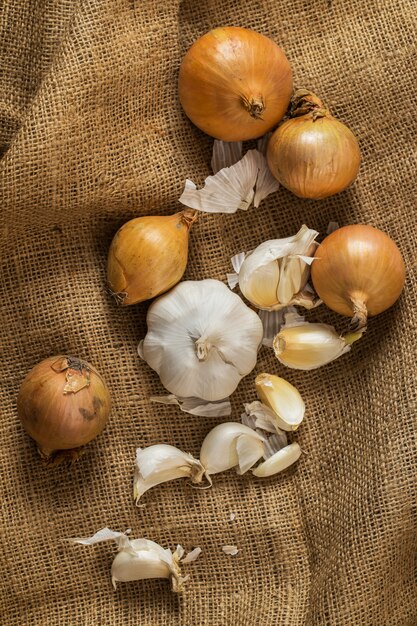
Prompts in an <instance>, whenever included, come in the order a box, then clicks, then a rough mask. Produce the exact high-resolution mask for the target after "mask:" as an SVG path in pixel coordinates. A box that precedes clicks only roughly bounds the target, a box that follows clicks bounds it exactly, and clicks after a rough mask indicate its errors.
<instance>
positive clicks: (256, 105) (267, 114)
mask: <svg viewBox="0 0 417 626" xmlns="http://www.w3.org/2000/svg"><path fill="white" fill-rule="evenodd" d="M291 92H292V72H291V66H290V64H289V62H288V59H287V57H286V56H285V54H284V52H283V51H282V50H281V48H279V46H277V44H276V43H275V42H274V41H272V40H271V39H269V38H268V37H265V36H264V35H261V34H260V33H257V32H255V31H252V30H248V29H246V28H238V27H236V26H228V27H223V28H215V29H214V30H211V31H210V32H208V33H206V34H205V35H203V36H202V37H200V39H197V41H196V42H195V43H194V44H193V45H192V46H191V48H190V49H189V50H188V52H187V53H186V55H185V57H184V59H183V61H182V63H181V67H180V73H179V98H180V102H181V104H182V106H183V109H184V111H185V113H186V115H187V116H188V117H189V118H190V120H191V121H192V122H193V123H194V124H195V125H196V126H198V128H200V129H201V130H203V131H204V132H205V133H207V134H208V135H211V136H212V137H215V138H216V139H222V140H223V141H244V140H246V139H254V138H256V137H260V136H261V135H264V134H265V133H267V132H268V131H269V130H271V128H273V126H275V124H277V122H278V121H279V120H280V119H281V118H282V117H283V116H284V114H285V111H286V109H287V107H288V104H289V101H290V98H291Z"/></svg>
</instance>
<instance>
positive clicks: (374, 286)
mask: <svg viewBox="0 0 417 626" xmlns="http://www.w3.org/2000/svg"><path fill="white" fill-rule="evenodd" d="M311 278H312V280H313V285H314V288H315V290H316V291H317V293H318V295H319V297H320V298H321V299H322V300H323V302H324V303H325V304H327V306H328V307H329V308H330V309H332V310H333V311H336V313H341V314H342V315H348V316H352V315H353V319H352V322H351V329H352V330H359V329H361V328H364V327H365V326H366V320H367V317H368V316H372V315H378V313H382V311H385V310H386V309H388V308H389V307H390V306H391V305H393V304H394V302H395V301H396V300H397V299H398V298H399V296H400V293H401V291H402V288H403V286H404V281H405V266H404V261H403V258H402V256H401V252H400V251H399V249H398V248H397V246H396V244H395V243H394V242H393V241H392V239H391V238H390V237H388V235H386V234H385V233H383V232H382V231H381V230H378V229H377V228H373V227H372V226H366V225H363V224H354V225H351V226H344V227H343V228H339V229H338V230H335V231H334V232H333V233H332V234H331V235H329V236H328V237H326V238H325V239H324V241H323V243H322V244H321V245H320V246H319V247H318V249H317V250H316V252H315V260H314V261H313V264H312V267H311Z"/></svg>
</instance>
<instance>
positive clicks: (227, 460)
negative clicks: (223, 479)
mask: <svg viewBox="0 0 417 626" xmlns="http://www.w3.org/2000/svg"><path fill="white" fill-rule="evenodd" d="M264 441H265V439H264V437H262V436H261V435H260V434H258V433H257V432H255V431H254V430H252V428H249V426H245V425H244V424H239V423H237V422H226V423H224V424H219V425H218V426H215V427H214V428H213V429H212V430H211V431H210V432H209V433H208V435H207V436H206V438H205V439H204V441H203V443H202V446H201V450H200V461H201V464H202V465H203V467H204V468H205V471H206V474H207V475H210V474H218V473H219V472H225V471H226V470H229V469H232V468H233V467H234V468H236V472H237V473H238V474H244V473H245V472H247V471H248V470H249V469H250V468H251V467H252V466H253V465H254V464H255V463H256V462H257V461H259V459H260V458H261V457H262V456H263V455H264V445H263V442H264Z"/></svg>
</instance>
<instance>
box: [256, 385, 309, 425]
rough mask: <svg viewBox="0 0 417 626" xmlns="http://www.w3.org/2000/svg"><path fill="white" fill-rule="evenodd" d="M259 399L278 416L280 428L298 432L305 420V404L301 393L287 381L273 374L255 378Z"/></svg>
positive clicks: (277, 421)
mask: <svg viewBox="0 0 417 626" xmlns="http://www.w3.org/2000/svg"><path fill="white" fill-rule="evenodd" d="M255 387H256V391H257V394H258V396H259V399H260V400H261V401H262V402H263V403H264V404H266V406H267V407H269V408H270V409H272V411H273V412H274V414H275V415H276V423H277V426H278V428H282V430H288V431H291V430H296V429H297V428H298V427H299V425H300V424H301V422H302V421H303V418H304V412H305V404H304V401H303V399H302V397H301V395H300V393H299V391H298V390H297V389H296V388H295V387H294V386H293V385H291V383H289V382H288V381H287V380H284V379H283V378H280V377H279V376H274V375H273V374H259V375H258V376H257V377H256V378H255Z"/></svg>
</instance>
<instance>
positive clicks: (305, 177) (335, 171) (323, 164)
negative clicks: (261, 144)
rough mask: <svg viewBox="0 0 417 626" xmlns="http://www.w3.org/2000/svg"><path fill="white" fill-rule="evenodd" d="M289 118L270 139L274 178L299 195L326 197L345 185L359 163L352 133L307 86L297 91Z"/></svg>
mask: <svg viewBox="0 0 417 626" xmlns="http://www.w3.org/2000/svg"><path fill="white" fill-rule="evenodd" d="M290 118H291V119H289V120H287V121H286V122H284V124H282V126H280V127H279V128H278V129H277V130H276V131H275V132H274V134H273V135H272V137H271V139H270V140H269V144H268V151H267V160H268V165H269V168H270V170H271V172H272V174H273V175H274V176H275V178H276V179H277V180H278V181H279V182H280V183H281V185H283V186H284V187H286V189H289V191H292V193H294V194H295V195H296V196H299V197H300V198H315V199H320V198H327V197H328V196H332V195H334V194H336V193H339V192H340V191H343V189H346V187H348V186H349V185H350V184H351V183H352V182H353V181H354V180H355V178H356V175H357V173H358V170H359V165H360V150H359V145H358V142H357V140H356V138H355V136H354V135H353V133H352V132H351V131H350V130H349V128H348V127H347V126H345V125H344V124H342V123H341V122H339V121H338V120H336V119H335V118H334V117H333V116H332V115H330V113H329V111H328V110H327V109H325V108H324V106H323V103H322V102H321V100H319V98H317V96H315V95H314V94H311V93H310V92H308V91H306V90H299V91H297V92H296V94H295V96H294V98H293V100H292V105H291V109H290Z"/></svg>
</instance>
